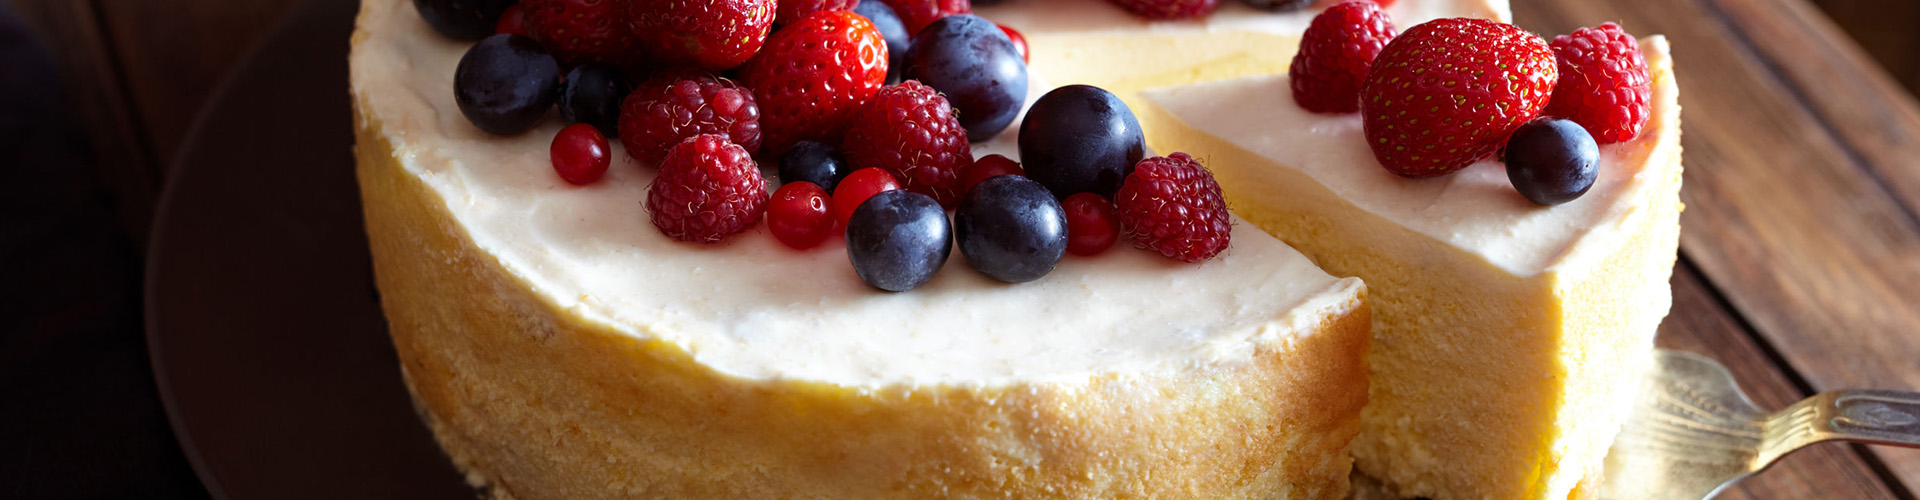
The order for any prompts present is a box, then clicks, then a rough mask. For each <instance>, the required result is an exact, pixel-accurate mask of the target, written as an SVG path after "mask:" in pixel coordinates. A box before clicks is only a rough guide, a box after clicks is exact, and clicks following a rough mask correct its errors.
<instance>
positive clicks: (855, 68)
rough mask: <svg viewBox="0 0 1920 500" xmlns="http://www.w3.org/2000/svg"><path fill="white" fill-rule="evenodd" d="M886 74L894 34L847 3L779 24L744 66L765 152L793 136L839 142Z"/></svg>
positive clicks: (781, 148)
mask: <svg viewBox="0 0 1920 500" xmlns="http://www.w3.org/2000/svg"><path fill="white" fill-rule="evenodd" d="M886 79H887V42H886V40H884V39H882V38H880V32H879V31H877V30H875V29H874V27H873V23H872V22H870V21H868V20H867V18H865V17H861V16H860V15H859V14H854V13H852V12H845V11H826V12H815V13H813V14H812V15H809V16H807V17H806V18H805V19H801V20H800V21H798V22H795V23H793V24H789V25H787V26H785V27H782V28H780V31H779V32H776V33H774V34H773V36H771V37H768V38H767V46H766V48H765V49H764V50H761V51H760V54H759V55H757V56H754V58H753V60H751V61H747V66H746V67H745V68H742V69H741V70H740V81H741V83H744V84H746V86H747V88H750V89H753V96H754V100H755V102H757V103H759V105H760V128H761V133H762V139H761V146H762V152H763V153H766V154H769V155H775V156H778V155H780V154H784V153H786V151H787V148H789V147H792V146H793V143H796V142H800V141H819V142H825V143H837V142H839V141H840V138H841V136H842V134H843V133H844V132H845V130H846V127H847V117H848V116H850V114H851V113H852V112H853V110H854V109H855V108H857V107H859V106H860V105H861V104H862V103H865V102H867V99H869V98H872V97H873V94H874V93H875V92H879V91H880V86H881V85H882V84H884V83H885V82H886Z"/></svg>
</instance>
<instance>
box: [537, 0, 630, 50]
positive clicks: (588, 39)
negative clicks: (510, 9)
mask: <svg viewBox="0 0 1920 500" xmlns="http://www.w3.org/2000/svg"><path fill="white" fill-rule="evenodd" d="M519 6H520V9H521V11H522V13H523V15H524V16H525V23H526V24H525V26H526V29H527V31H528V33H529V34H530V35H531V36H532V37H533V40H534V41H537V42H540V46H542V47H546V48H547V50H548V51H549V52H552V53H553V55H554V57H555V58H556V59H559V60H560V63H561V64H563V65H567V66H573V65H578V64H583V63H590V62H597V63H607V64H612V65H616V66H618V65H624V64H626V63H628V62H630V60H631V59H633V47H634V44H635V41H634V38H633V30H632V28H631V27H629V26H627V23H626V22H625V21H624V19H625V16H626V13H625V12H622V10H621V9H620V8H619V5H618V4H617V3H616V2H615V1H614V0H520V3H519Z"/></svg>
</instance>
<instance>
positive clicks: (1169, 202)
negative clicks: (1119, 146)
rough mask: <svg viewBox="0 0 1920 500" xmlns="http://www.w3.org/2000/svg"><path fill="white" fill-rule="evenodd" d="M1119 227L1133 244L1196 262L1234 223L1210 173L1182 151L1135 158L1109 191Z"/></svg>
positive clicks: (1215, 251) (1221, 244)
mask: <svg viewBox="0 0 1920 500" xmlns="http://www.w3.org/2000/svg"><path fill="white" fill-rule="evenodd" d="M1113 202H1114V205H1116V206H1117V207H1118V208H1119V210H1118V212H1119V216H1120V227H1121V228H1122V229H1124V230H1125V232H1126V235H1127V237H1128V238H1129V239H1132V240H1133V244H1134V246H1138V247H1140V248H1145V249H1149V250H1153V251H1156V252H1160V255H1165V256H1167V257H1168V258H1172V259H1176V260H1181V261H1186V262H1200V261H1203V260H1207V259H1211V258H1213V256H1215V255H1219V254H1220V252H1221V251H1224V250H1226V249H1227V245H1228V243H1230V242H1231V240H1232V239H1233V223H1232V221H1231V220H1230V216H1229V215H1228V214H1227V201H1226V199H1225V198H1224V197H1222V196H1221V195H1220V183H1219V182H1216V181H1214V180H1213V172H1209V171H1207V167H1205V166H1202V165H1200V162H1198V161H1195V160H1194V159H1193V157H1192V156H1187V154H1186V153H1174V154H1172V155H1170V156H1155V157H1152V158H1147V159H1145V160H1140V163H1139V164H1138V165H1135V166H1134V167H1133V173H1132V174H1128V175H1127V181H1126V183H1124V184H1121V185H1120V191H1119V192H1116V193H1114V195H1113Z"/></svg>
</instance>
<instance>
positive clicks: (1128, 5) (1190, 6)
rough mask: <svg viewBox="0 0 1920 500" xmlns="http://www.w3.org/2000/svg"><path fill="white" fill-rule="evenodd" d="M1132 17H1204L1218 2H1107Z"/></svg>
mask: <svg viewBox="0 0 1920 500" xmlns="http://www.w3.org/2000/svg"><path fill="white" fill-rule="evenodd" d="M1107 1H1108V2H1112V3H1113V4H1114V5H1118V6H1120V8H1123V9H1127V12H1132V13H1133V14H1134V15H1137V16H1141V17H1145V18H1147V19H1185V18H1189V17H1200V16H1205V15H1207V14H1208V13H1211V12H1213V9H1214V7H1218V6H1219V5H1220V2H1219V0H1107Z"/></svg>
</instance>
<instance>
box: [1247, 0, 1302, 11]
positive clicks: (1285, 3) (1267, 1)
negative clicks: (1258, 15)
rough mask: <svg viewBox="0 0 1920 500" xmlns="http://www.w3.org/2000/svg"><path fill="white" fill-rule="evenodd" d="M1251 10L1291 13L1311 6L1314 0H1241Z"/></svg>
mask: <svg viewBox="0 0 1920 500" xmlns="http://www.w3.org/2000/svg"><path fill="white" fill-rule="evenodd" d="M1242 1H1244V2H1246V3H1247V5H1249V6H1252V7H1253V8H1256V9H1260V10H1264V11H1268V12H1293V11H1296V10H1300V9H1305V8H1307V6H1308V5H1313V1H1314V0H1242Z"/></svg>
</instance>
